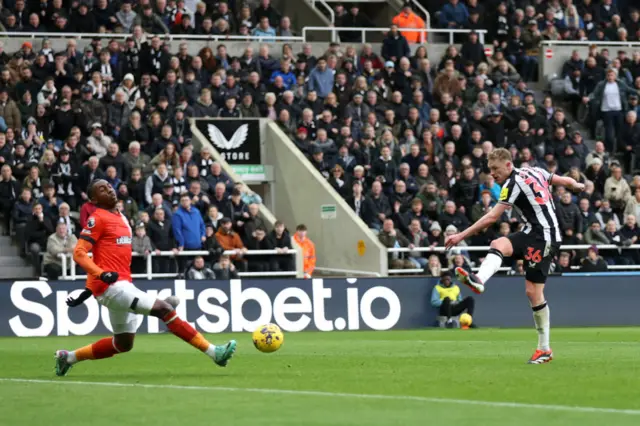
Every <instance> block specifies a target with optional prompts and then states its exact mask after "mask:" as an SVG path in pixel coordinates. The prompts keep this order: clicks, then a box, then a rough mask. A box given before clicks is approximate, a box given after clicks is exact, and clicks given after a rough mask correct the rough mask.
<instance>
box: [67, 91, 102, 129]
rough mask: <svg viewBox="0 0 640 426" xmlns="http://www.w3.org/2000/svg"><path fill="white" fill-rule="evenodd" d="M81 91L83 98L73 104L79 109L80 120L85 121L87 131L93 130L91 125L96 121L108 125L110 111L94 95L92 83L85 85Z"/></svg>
mask: <svg viewBox="0 0 640 426" xmlns="http://www.w3.org/2000/svg"><path fill="white" fill-rule="evenodd" d="M80 92H81V99H79V100H77V101H75V102H74V104H73V109H74V110H78V111H79V113H78V115H79V121H80V122H81V123H85V126H86V127H85V128H84V129H83V130H86V131H87V133H90V132H91V130H92V129H91V127H90V126H91V125H92V124H94V123H100V124H101V125H102V126H106V125H107V122H108V118H109V117H108V111H107V108H106V107H105V105H104V103H103V102H100V101H99V100H97V99H94V97H93V87H91V86H90V85H88V84H87V85H84V86H83V87H82V89H81V90H80Z"/></svg>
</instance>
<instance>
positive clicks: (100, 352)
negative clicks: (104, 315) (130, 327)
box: [74, 337, 120, 361]
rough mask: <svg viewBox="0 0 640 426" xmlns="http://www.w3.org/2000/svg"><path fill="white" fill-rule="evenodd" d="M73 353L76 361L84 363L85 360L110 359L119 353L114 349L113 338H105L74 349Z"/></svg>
mask: <svg viewBox="0 0 640 426" xmlns="http://www.w3.org/2000/svg"><path fill="white" fill-rule="evenodd" d="M74 353H75V357H76V359H77V360H78V361H85V360H87V359H104V358H111V357H112V356H114V355H115V354H117V353H120V351H119V350H118V349H117V348H116V347H115V345H114V343H113V337H105V338H104V339H100V340H98V341H97V342H95V343H93V344H91V345H87V346H84V347H82V348H80V349H76V350H75V351H74Z"/></svg>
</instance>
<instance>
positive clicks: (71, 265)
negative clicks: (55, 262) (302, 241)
mask: <svg viewBox="0 0 640 426" xmlns="http://www.w3.org/2000/svg"><path fill="white" fill-rule="evenodd" d="M238 253H239V251H238ZM238 253H236V250H226V251H225V252H224V254H226V255H229V256H233V255H235V254H238ZM89 255H91V253H89ZM209 255H210V253H209V252H208V251H206V250H191V251H179V252H177V253H174V252H173V251H161V252H160V253H159V254H158V253H156V252H151V253H149V255H147V256H146V258H145V267H146V271H145V272H144V273H142V274H131V277H132V278H146V279H147V280H152V279H156V278H174V277H176V276H177V275H178V273H181V272H182V273H184V272H185V271H177V272H169V273H157V272H153V258H154V257H176V256H190V257H194V256H209ZM273 255H280V256H294V259H295V257H297V256H298V252H297V251H296V250H295V249H288V250H287V251H286V252H280V251H278V250H248V251H247V252H244V253H243V257H246V256H273ZM133 256H134V257H143V256H144V254H140V253H135V252H134V253H133ZM58 257H59V258H60V260H61V261H62V275H61V276H60V279H61V280H69V281H75V280H81V279H85V278H87V276H86V275H79V274H77V273H76V262H75V261H74V260H73V256H72V255H71V254H70V253H61V254H59V255H58ZM294 264H295V265H296V268H299V264H300V262H295V261H294ZM301 275H302V271H277V272H275V271H274V272H238V276H240V277H293V278H295V277H296V276H301Z"/></svg>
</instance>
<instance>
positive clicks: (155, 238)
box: [0, 0, 315, 278]
mask: <svg viewBox="0 0 640 426" xmlns="http://www.w3.org/2000/svg"><path fill="white" fill-rule="evenodd" d="M41 4H44V5H45V6H47V4H46V3H41ZM5 5H6V4H5ZM105 5H106V6H105ZM27 6H29V7H31V5H27ZM105 7H106V8H107V9H108V12H105V11H104V10H103V9H105ZM118 8H119V11H118V12H116V10H114V4H112V3H109V4H107V3H106V2H104V1H101V0H98V1H97V2H96V3H95V4H94V5H93V6H92V7H89V6H88V5H87V4H84V3H82V4H78V3H73V6H72V7H71V8H67V6H66V5H65V6H62V5H61V2H60V4H59V2H58V1H57V0H54V1H53V2H52V3H51V4H49V5H48V7H45V8H41V7H40V6H38V8H37V10H35V9H34V10H32V11H31V14H29V11H28V10H25V3H24V1H22V0H17V1H16V2H15V4H14V5H12V6H11V7H8V9H11V10H14V9H15V10H16V11H17V12H18V16H19V17H20V19H21V20H20V24H19V28H16V29H15V31H26V32H30V33H34V32H35V33H37V32H42V31H45V30H46V31H56V29H54V28H53V27H51V25H55V23H59V22H60V21H61V19H62V20H64V19H63V18H65V17H69V18H70V19H69V22H73V25H79V26H82V25H89V24H90V23H92V22H93V23H95V21H97V22H98V25H97V26H95V27H92V26H86V27H77V28H76V27H73V28H71V29H68V28H67V29H64V31H67V30H69V31H81V32H104V31H114V32H118V31H125V32H131V33H132V36H131V37H129V38H127V39H126V40H125V41H124V43H119V42H118V41H116V40H110V41H108V42H106V43H105V45H104V46H103V45H102V41H101V39H100V38H95V39H94V40H93V41H92V43H91V44H90V45H89V46H87V47H86V48H84V49H79V48H78V45H77V41H76V40H74V39H70V40H69V41H68V43H67V48H66V49H64V50H63V51H60V52H57V51H53V50H52V49H51V43H50V41H49V40H46V39H40V41H38V42H37V43H40V46H38V47H34V45H33V44H32V42H24V43H23V44H22V46H21V48H20V50H19V51H17V52H5V51H4V49H0V65H1V66H2V71H1V74H2V76H3V77H2V78H1V79H0V80H2V81H1V82H0V168H1V172H2V175H1V178H0V205H1V211H0V215H1V216H2V218H3V222H4V226H3V231H4V232H9V230H10V229H12V230H13V232H14V234H15V238H16V240H17V244H18V246H19V247H20V250H21V254H22V255H24V256H29V257H30V258H31V259H32V262H33V264H34V269H35V274H36V275H40V274H41V272H42V271H44V272H45V274H46V275H47V276H49V277H51V278H56V277H57V276H59V275H60V274H61V273H62V263H61V260H60V258H59V257H58V254H60V253H68V252H69V251H70V249H72V248H73V245H74V241H75V239H74V238H75V236H77V235H78V234H79V232H80V230H81V229H82V227H84V226H85V224H86V221H87V219H88V217H89V215H90V214H91V213H92V211H93V209H95V207H93V205H92V204H90V203H87V201H88V199H89V196H88V194H87V193H86V191H87V187H88V185H89V183H90V182H91V181H93V180H94V179H98V178H101V179H106V180H107V181H108V182H109V183H110V184H111V185H112V186H113V187H114V188H116V189H117V192H118V198H119V201H118V209H119V210H120V211H121V212H122V213H123V214H124V215H125V216H126V217H127V218H128V219H129V221H130V224H131V226H132V229H134V230H135V231H134V232H135V235H134V238H133V241H134V251H135V252H138V253H140V254H143V255H149V254H150V253H151V252H156V253H157V252H160V251H174V252H176V253H177V252H179V251H182V250H202V249H205V250H208V251H209V253H210V255H209V256H207V257H206V262H207V263H208V265H209V266H210V267H211V269H212V270H213V271H217V270H218V268H217V266H220V265H222V266H221V270H226V271H227V272H224V273H221V276H223V277H225V276H229V274H231V276H234V274H235V273H236V272H235V271H236V270H237V271H240V272H243V271H255V272H265V271H292V270H293V269H294V267H295V265H294V261H293V257H292V256H291V255H286V253H287V252H288V251H289V250H291V249H292V248H293V247H292V243H291V237H290V236H289V233H288V231H287V230H286V229H285V226H284V225H283V224H281V223H278V224H277V226H276V227H275V229H274V230H272V231H271V232H267V231H268V230H267V226H266V224H265V223H264V221H263V220H262V219H261V217H260V215H259V205H260V204H261V202H262V201H261V199H260V197H259V196H258V195H257V194H255V193H253V192H252V191H251V190H249V188H248V187H246V186H245V185H242V184H234V183H233V182H232V181H231V180H230V179H229V177H228V176H227V175H226V174H225V173H224V172H223V171H222V168H221V166H220V164H218V163H216V162H215V161H214V160H213V158H212V156H211V153H210V152H209V151H208V150H207V149H206V148H205V149H203V150H202V151H201V152H194V149H193V146H192V145H191V137H192V136H191V130H190V126H189V123H188V121H187V119H188V118H189V117H217V116H221V117H227V116H234V115H235V114H237V115H238V116H239V115H240V111H244V112H245V114H244V115H245V116H246V115H247V114H246V112H247V111H249V110H251V111H253V112H255V114H256V116H258V115H259V114H260V112H259V111H258V110H257V107H258V106H260V108H262V107H263V105H264V103H263V98H264V95H265V93H266V91H265V90H262V87H263V86H262V83H263V82H264V83H266V84H268V85H270V86H271V85H273V86H274V90H277V88H278V86H279V85H280V87H281V88H282V85H281V83H282V81H283V79H284V80H285V81H286V84H287V87H288V86H289V85H293V84H294V83H295V81H291V80H290V79H289V78H288V77H289V76H288V75H286V74H287V73H281V70H282V67H281V65H280V63H279V62H278V61H277V60H275V59H274V58H273V57H272V56H271V55H270V53H269V51H268V48H267V47H266V46H265V47H264V48H261V49H260V55H254V53H253V52H252V51H251V49H247V51H246V52H245V55H244V56H243V57H242V58H231V57H230V56H228V55H227V53H226V49H225V46H224V45H222V44H221V45H219V46H218V47H217V49H216V52H215V53H214V52H213V51H212V50H211V49H209V48H204V49H202V50H201V51H200V52H199V54H198V55H195V56H193V57H192V56H191V55H189V54H187V49H186V48H187V45H186V44H185V43H183V44H181V45H180V46H179V49H178V51H177V52H172V51H171V50H170V49H169V48H170V46H169V44H168V43H164V42H163V41H162V40H161V39H160V38H159V37H157V36H149V37H148V38H147V35H146V32H156V30H157V29H158V28H165V27H166V28H168V29H169V30H170V31H171V32H175V31H177V29H178V27H181V28H182V30H181V31H182V33H189V34H192V33H199V31H200V30H199V28H200V26H201V25H204V26H207V21H213V22H214V23H216V25H217V26H218V27H220V26H222V25H219V23H220V21H225V22H227V21H228V22H229V23H230V24H231V27H232V28H233V33H234V34H242V33H243V31H244V30H246V28H247V27H248V28H249V29H251V31H252V34H256V35H257V36H263V35H264V34H261V33H259V32H260V31H262V30H264V31H267V30H268V34H272V35H276V33H277V34H278V35H292V32H291V29H290V24H291V22H290V20H289V18H288V17H286V16H281V15H280V13H279V12H278V11H276V10H275V9H274V8H273V7H272V6H271V5H270V1H269V0H261V1H260V3H259V4H257V5H255V7H254V8H251V7H250V5H249V4H239V5H238V9H237V10H236V5H235V2H233V1H231V2H228V3H227V2H225V1H220V2H209V3H206V4H205V3H198V4H197V5H196V7H195V14H193V18H194V21H196V22H198V25H196V26H195V28H192V29H191V30H189V31H188V32H187V30H186V24H185V22H188V19H189V18H188V16H189V15H190V14H191V13H190V11H189V9H188V8H185V3H184V2H183V1H178V2H175V1H169V2H168V3H167V2H165V1H164V0H158V1H157V2H155V4H154V5H153V6H152V5H151V4H150V3H149V2H148V1H144V0H143V1H141V2H139V3H137V4H136V5H135V6H134V7H133V9H132V4H130V3H128V2H126V1H125V2H123V3H122V4H120V5H119V6H118ZM152 8H155V10H152ZM236 12H237V13H236ZM87 13H88V15H87ZM77 14H80V15H81V16H84V15H87V16H88V17H85V18H84V19H83V18H77V19H71V17H75V16H76V15H77ZM11 16H12V13H11V12H9V11H8V10H7V9H5V13H4V14H3V15H2V16H1V17H0V20H2V21H4V22H6V20H7V19H8V20H9V22H12V19H11V18H10V17H11ZM22 18H24V19H22ZM102 18H105V19H102ZM236 18H237V19H236ZM38 20H39V21H41V22H42V24H41V28H40V26H39V25H36V23H37V22H38ZM271 22H273V25H275V26H276V27H277V28H278V30H277V32H272V28H271V27H270V25H272V24H271ZM145 25H154V27H153V29H152V28H151V27H149V28H147V27H146V26H145ZM5 29H6V30H7V31H14V29H13V28H5ZM59 31H62V29H60V30H59ZM157 32H162V31H157ZM216 34H217V33H216ZM265 34H266V33H265ZM34 42H35V41H34ZM0 43H1V42H0ZM241 64H242V65H241ZM271 74H275V75H277V76H280V78H279V79H278V81H275V82H274V81H273V80H272V79H270V78H271ZM274 78H275V77H274ZM251 88H253V91H252V90H251ZM261 90H262V91H261ZM251 94H253V95H254V96H255V99H256V100H255V102H253V101H252V100H251ZM247 101H249V103H250V104H252V105H251V108H250V107H248V104H247ZM227 114H229V115H227ZM71 212H79V219H75V218H78V215H76V214H71ZM62 224H64V225H66V226H65V227H64V229H63V227H62V226H61V225H62ZM296 234H300V235H303V234H306V231H305V232H303V231H300V232H297V233H296ZM65 235H66V236H67V237H65ZM301 239H302V240H304V239H305V238H304V235H303V236H302V238H301ZM307 245H308V246H309V245H311V246H312V243H311V242H310V241H309V242H307ZM256 249H260V250H272V249H275V250H278V251H280V252H281V253H283V255H280V256H275V255H274V256H250V255H247V254H246V253H247V251H248V250H256ZM225 250H231V251H234V253H235V254H233V255H231V256H225V255H223V254H222V253H223V252H224V251H225ZM43 255H44V257H43ZM226 257H228V259H226V260H227V261H225V258H226ZM166 259H167V258H159V257H158V258H154V259H153V267H154V271H156V272H164V273H172V272H184V271H185V270H192V269H193V268H194V267H197V266H198V265H199V261H192V259H186V258H185V257H182V256H176V259H177V269H176V265H174V262H172V261H169V262H167V261H166ZM41 261H43V263H44V265H42V264H41ZM314 262H315V260H314ZM225 265H226V266H225ZM308 266H309V268H308V272H309V273H310V272H312V271H313V265H308ZM145 267H146V265H145V261H144V259H143V258H135V260H134V263H133V265H132V268H133V270H134V272H143V271H144V270H145ZM230 271H231V272H230Z"/></svg>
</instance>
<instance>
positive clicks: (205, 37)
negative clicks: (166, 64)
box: [0, 32, 304, 42]
mask: <svg viewBox="0 0 640 426" xmlns="http://www.w3.org/2000/svg"><path fill="white" fill-rule="evenodd" d="M131 36H133V34H124V33H17V32H0V37H19V38H22V39H40V38H53V39H58V38H66V39H79V40H80V39H92V38H94V37H101V38H108V39H116V40H125V39H126V38H127V37H131ZM155 36H158V37H160V38H161V39H163V40H168V41H174V40H176V41H179V40H183V41H189V40H193V41H196V40H204V41H257V42H263V41H264V42H271V41H283V42H294V41H297V42H302V41H304V38H303V37H301V36H254V35H246V36H243V35H201V34H193V35H183V34H145V37H146V38H147V39H150V38H151V37H155Z"/></svg>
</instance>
